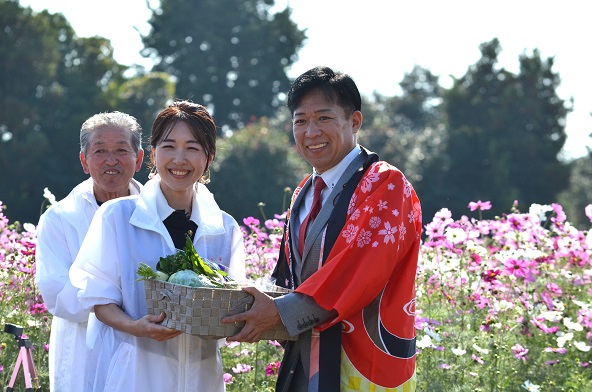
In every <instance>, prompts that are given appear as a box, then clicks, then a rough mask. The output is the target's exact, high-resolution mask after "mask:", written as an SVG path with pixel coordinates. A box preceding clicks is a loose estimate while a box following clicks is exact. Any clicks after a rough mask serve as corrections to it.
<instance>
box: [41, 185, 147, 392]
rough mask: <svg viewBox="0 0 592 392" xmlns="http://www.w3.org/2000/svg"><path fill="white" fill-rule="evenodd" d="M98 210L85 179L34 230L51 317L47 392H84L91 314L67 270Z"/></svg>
mask: <svg viewBox="0 0 592 392" xmlns="http://www.w3.org/2000/svg"><path fill="white" fill-rule="evenodd" d="M141 188H142V185H141V184H140V183H139V182H137V181H135V180H132V182H131V183H130V193H131V194H138V193H139V192H140V189H141ZM98 208H99V206H98V205H97V201H96V199H95V196H94V193H93V180H92V178H89V179H87V180H86V181H83V182H82V183H80V184H78V185H77V186H76V187H75V188H74V189H73V190H72V191H71V192H70V194H68V196H66V197H65V198H64V199H62V200H60V201H59V202H58V203H57V204H56V205H53V206H51V207H50V208H49V209H48V210H47V211H45V212H44V213H43V215H41V218H40V219H39V225H38V226H37V250H36V274H35V283H36V284H37V287H38V288H39V291H40V292H41V295H42V296H43V300H44V302H45V306H46V307H47V309H48V310H49V312H50V313H51V314H52V315H53V316H54V317H53V320H52V324H51V334H50V337H49V384H50V390H51V391H56V392H70V391H80V390H81V389H82V385H83V375H84V367H85V358H86V349H85V338H86V326H87V320H88V316H89V312H88V310H84V309H83V308H82V306H81V305H80V303H79V301H78V298H77V295H76V294H77V291H78V289H77V288H76V287H74V286H72V284H71V282H70V279H69V277H68V270H69V269H70V266H71V265H72V263H73V262H74V259H75V258H76V255H77V254H78V250H79V249H80V245H81V244H82V241H83V240H84V236H85V235H86V232H87V231H88V227H89V226H90V222H91V221H92V218H93V216H94V214H95V212H96V211H97V209H98Z"/></svg>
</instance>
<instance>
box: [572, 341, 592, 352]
mask: <svg viewBox="0 0 592 392" xmlns="http://www.w3.org/2000/svg"><path fill="white" fill-rule="evenodd" d="M573 345H574V346H575V347H576V348H577V349H578V350H580V351H583V352H585V353H587V352H588V351H590V346H588V345H587V344H586V342H576V341H574V342H573Z"/></svg>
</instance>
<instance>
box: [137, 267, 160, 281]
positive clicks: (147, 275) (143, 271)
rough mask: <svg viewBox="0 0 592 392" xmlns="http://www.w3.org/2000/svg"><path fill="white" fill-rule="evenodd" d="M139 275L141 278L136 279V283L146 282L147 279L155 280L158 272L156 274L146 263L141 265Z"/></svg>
mask: <svg viewBox="0 0 592 392" xmlns="http://www.w3.org/2000/svg"><path fill="white" fill-rule="evenodd" d="M137 273H138V275H140V278H138V279H136V282H137V281H140V280H146V279H155V278H156V277H157V276H158V275H157V274H156V272H154V270H153V269H152V267H150V266H149V265H148V264H146V263H140V266H139V267H138V271H137Z"/></svg>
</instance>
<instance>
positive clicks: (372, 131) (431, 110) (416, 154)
mask: <svg viewBox="0 0 592 392" xmlns="http://www.w3.org/2000/svg"><path fill="white" fill-rule="evenodd" d="M399 86H400V87H401V90H402V95H401V96H394V97H384V96H381V95H379V94H375V95H374V99H373V100H364V105H363V113H364V124H363V126H362V131H361V132H360V143H361V144H363V145H364V146H366V147H368V148H369V149H371V150H373V151H375V152H377V153H378V154H379V156H380V157H381V159H383V160H386V161H388V162H390V163H392V164H393V165H395V166H397V167H399V168H400V169H401V170H402V171H403V172H404V173H405V175H406V176H407V178H408V179H409V180H410V181H411V182H412V184H413V186H414V188H415V190H416V191H417V193H418V195H419V197H420V200H421V204H422V210H423V213H424V216H433V214H434V213H436V211H437V210H439V209H441V208H442V207H444V205H443V204H442V193H443V192H442V189H444V188H443V187H442V186H441V185H442V184H440V178H441V175H440V173H441V171H442V170H443V167H444V166H445V157H444V154H443V153H444V150H443V146H444V145H445V141H446V132H445V125H444V119H443V117H442V113H441V102H442V98H441V96H442V87H440V85H439V84H438V77H437V76H436V75H434V74H432V73H431V72H430V71H429V70H427V69H424V68H422V67H419V66H416V67H414V68H413V70H412V71H411V72H410V73H407V74H406V75H405V76H404V77H403V80H402V81H401V82H400V83H399Z"/></svg>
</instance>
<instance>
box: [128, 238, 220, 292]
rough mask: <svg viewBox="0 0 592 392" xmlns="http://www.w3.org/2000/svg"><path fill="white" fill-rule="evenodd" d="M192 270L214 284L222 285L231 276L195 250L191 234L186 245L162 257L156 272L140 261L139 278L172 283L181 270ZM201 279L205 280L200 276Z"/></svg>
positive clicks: (205, 284) (204, 284)
mask: <svg viewBox="0 0 592 392" xmlns="http://www.w3.org/2000/svg"><path fill="white" fill-rule="evenodd" d="M185 270H190V271H193V272H195V273H196V274H197V275H200V276H201V277H203V278H205V279H207V280H208V281H209V283H210V284H211V285H212V286H216V287H222V286H224V284H225V283H226V282H228V281H230V278H229V277H228V274H227V273H226V272H225V271H223V270H222V269H220V267H219V266H218V265H217V264H216V263H211V262H207V261H205V260H204V259H202V258H201V256H200V255H199V254H198V253H197V251H196V250H195V247H194V246H193V242H191V238H189V236H187V237H186V240H185V246H184V248H183V249H181V250H178V251H177V252H176V253H174V254H172V255H168V256H166V257H161V258H160V259H159V260H158V263H156V272H155V271H154V270H153V269H152V268H150V266H148V265H147V264H145V263H140V267H139V268H138V271H137V272H138V275H140V276H141V278H139V279H138V280H143V279H159V280H165V281H166V280H167V278H168V281H169V282H171V283H176V282H172V280H171V279H172V277H173V275H174V274H175V273H177V272H179V271H185ZM200 280H203V279H202V278H200ZM207 285H208V284H207V282H205V283H202V284H201V286H207Z"/></svg>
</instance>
